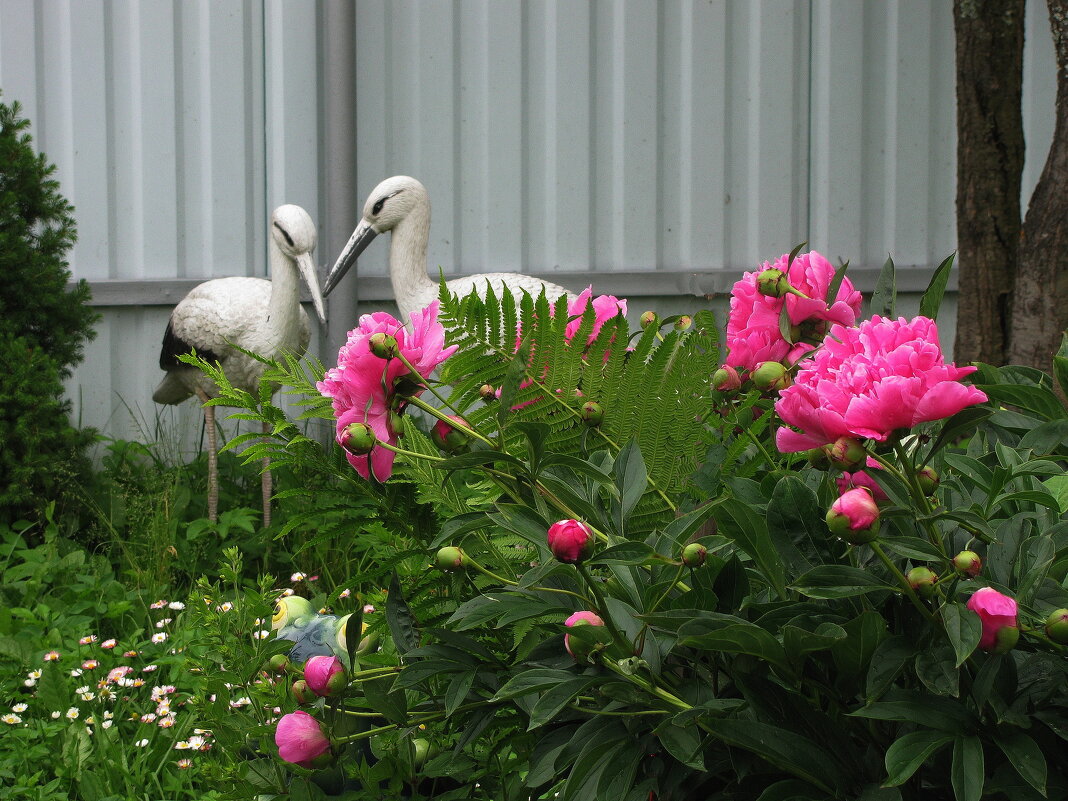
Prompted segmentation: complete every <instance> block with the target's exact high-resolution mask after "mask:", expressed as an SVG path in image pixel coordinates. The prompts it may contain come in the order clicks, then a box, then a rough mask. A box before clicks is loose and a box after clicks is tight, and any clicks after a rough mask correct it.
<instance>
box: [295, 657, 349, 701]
mask: <svg viewBox="0 0 1068 801" xmlns="http://www.w3.org/2000/svg"><path fill="white" fill-rule="evenodd" d="M304 681H305V683H306V684H307V685H308V689H310V690H311V691H312V692H313V693H315V694H316V695H321V696H323V697H324V698H331V697H333V696H335V695H338V694H339V693H340V692H341V691H342V690H344V689H345V688H346V687H347V686H348V684H349V677H348V674H346V672H345V666H344V665H342V664H341V660H340V659H338V658H337V657H336V656H313V657H312V658H311V659H309V660H308V661H307V662H306V663H305V665H304Z"/></svg>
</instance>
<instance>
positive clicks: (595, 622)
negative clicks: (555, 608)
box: [564, 610, 604, 659]
mask: <svg viewBox="0 0 1068 801" xmlns="http://www.w3.org/2000/svg"><path fill="white" fill-rule="evenodd" d="M564 625H565V626H567V627H568V628H571V627H572V626H603V625H604V621H603V620H601V617H600V615H598V614H597V613H596V612H587V611H585V610H583V611H581V612H575V613H574V614H573V615H571V616H570V617H569V618H568V619H567V620H565V621H564ZM564 648H566V649H567V652H568V653H569V654H571V658H572V659H578V658H579V657H577V656H575V652H574V651H572V650H571V635H570V634H565V635H564Z"/></svg>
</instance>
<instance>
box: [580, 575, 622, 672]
mask: <svg viewBox="0 0 1068 801" xmlns="http://www.w3.org/2000/svg"><path fill="white" fill-rule="evenodd" d="M575 568H576V569H577V570H578V572H579V575H580V576H582V578H583V580H584V581H585V582H586V584H587V586H589V588H590V591H591V592H592V593H593V597H594V598H596V599H597V608H598V609H599V610H600V611H601V614H602V615H603V616H604V624H605V626H606V627H607V628H608V633H609V634H611V635H612V639H613V640H615V641H616V645H618V646H619V647H620V648H622V649H623V652H624V653H628V654H633V653H634V643H632V642H628V641H627V639H626V637H624V636H623V635H622V633H620V631H619V629H617V628H616V624H615V623H613V622H612V615H610V614H609V612H608V604H606V603H605V599H604V593H602V592H601V588H600V587H598V586H597V582H596V581H594V580H593V576H591V575H590V571H589V570H587V569H586V566H585V565H584V564H582V563H581V562H576V563H575Z"/></svg>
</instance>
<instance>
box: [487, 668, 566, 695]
mask: <svg viewBox="0 0 1068 801" xmlns="http://www.w3.org/2000/svg"><path fill="white" fill-rule="evenodd" d="M573 678H575V674H574V673H573V672H571V671H569V670H557V669H555V668H532V669H531V670H524V671H523V672H522V673H520V674H519V675H517V676H513V677H512V678H511V679H509V680H508V681H507V682H506V683H505V685H504V686H503V687H501V689H499V690H497V694H496V695H495V696H494V699H495V700H498V701H500V700H503V699H505V698H514V697H515V696H517V695H526V694H527V693H534V692H539V691H541V690H543V689H545V688H546V687H552V686H554V685H557V684H560V683H561V682H565V681H570V680H571V679H573Z"/></svg>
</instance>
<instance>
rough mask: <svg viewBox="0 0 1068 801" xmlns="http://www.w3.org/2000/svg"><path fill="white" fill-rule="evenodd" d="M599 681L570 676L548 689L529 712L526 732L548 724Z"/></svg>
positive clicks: (591, 678)
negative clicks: (573, 700)
mask: <svg viewBox="0 0 1068 801" xmlns="http://www.w3.org/2000/svg"><path fill="white" fill-rule="evenodd" d="M587 628H588V627H587ZM599 681H600V679H599V678H597V677H596V676H578V677H575V676H572V677H571V678H569V679H568V680H567V681H563V682H560V683H559V684H555V685H553V686H551V687H549V688H548V689H547V690H546V691H545V693H544V694H543V695H542V696H541V698H539V699H538V701H537V703H536V704H534V708H533V709H532V710H531V712H530V722H529V724H528V725H527V731H530V730H531V729H536V728H538V726H541V725H543V724H545V723H548V722H549V721H550V720H552V719H553V718H554V717H555V716H556V714H557V713H558V712H559V711H560V710H561V709H563V708H564V707H565V706H567V705H568V704H569V703H571V701H572V699H573V698H574V697H575V696H576V695H578V694H579V693H581V692H582V691H583V690H585V689H586V688H587V687H590V686H592V685H593V684H596V683H597V682H599Z"/></svg>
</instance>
